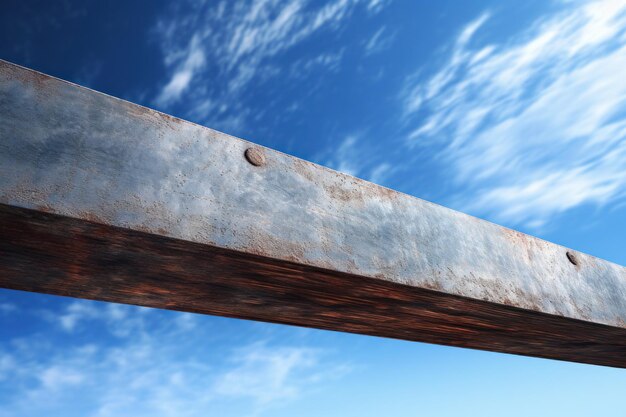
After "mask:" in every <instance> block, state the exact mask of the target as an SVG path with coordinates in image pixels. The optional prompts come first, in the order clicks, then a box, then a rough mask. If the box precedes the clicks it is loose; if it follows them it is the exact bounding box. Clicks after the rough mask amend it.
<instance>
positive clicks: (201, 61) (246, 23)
mask: <svg viewBox="0 0 626 417" xmlns="http://www.w3.org/2000/svg"><path fill="white" fill-rule="evenodd" d="M359 3H363V2H362V1H359V0H332V1H329V2H327V3H326V4H323V5H319V3H316V2H310V1H306V0H290V1H280V0H258V1H222V2H220V3H217V4H216V3H213V2H208V1H205V2H197V3H187V2H184V3H183V6H184V7H183V6H180V7H177V8H174V9H173V10H172V11H171V13H169V14H168V15H167V16H164V17H163V18H162V19H161V20H160V21H159V24H158V25H157V27H156V29H155V33H156V36H157V38H158V42H159V43H160V45H161V49H162V50H163V56H164V64H165V66H166V67H167V71H168V78H167V80H166V81H165V82H164V83H163V84H162V86H161V88H160V90H159V91H158V92H157V94H156V95H155V98H154V104H155V105H157V106H158V107H160V108H162V109H164V110H171V109H173V108H174V106H176V105H181V103H184V106H183V107H184V109H183V110H182V111H183V113H188V114H190V115H192V116H193V117H195V118H199V119H201V120H202V121H209V122H211V123H212V124H213V125H218V126H221V125H222V124H223V123H222V122H223V121H224V120H226V119H228V118H229V117H232V114H233V113H237V114H238V115H239V117H240V119H238V120H237V121H241V117H245V114H246V112H247V111H248V109H246V108H245V106H244V105H243V104H242V97H243V96H244V95H245V93H246V90H247V89H248V88H249V87H250V86H251V85H253V83H254V85H256V86H258V85H259V84H260V83H262V82H263V81H264V80H267V79H268V78H271V77H275V76H277V75H279V74H281V73H282V71H283V67H284V62H281V63H280V64H278V63H277V62H274V61H273V59H274V58H276V57H279V56H281V54H284V53H285V52H287V51H289V50H291V49H293V48H294V47H295V46H297V45H300V44H302V43H303V42H305V41H307V40H309V39H310V38H312V37H313V36H316V35H318V34H321V33H323V32H327V33H328V32H331V31H335V30H337V29H339V28H341V22H343V21H345V20H346V18H347V17H349V16H350V15H351V14H352V12H353V10H354V9H355V7H357V5H358V4H359ZM365 6H366V7H372V8H381V7H383V6H384V4H377V5H370V4H369V3H368V4H366V5H365ZM332 54H333V53H332V51H328V52H326V53H323V54H321V55H319V59H320V60H321V61H320V60H318V61H319V62H317V63H318V64H323V63H324V62H325V61H324V60H325V59H326V58H327V61H328V62H327V63H328V64H329V65H328V66H329V67H330V69H332V68H333V65H335V62H336V60H337V59H340V58H341V56H339V57H337V56H333V55H332ZM297 59H300V60H302V62H309V61H310V60H311V59H315V58H313V57H302V56H300V57H299V58H296V60H297ZM305 70H306V69H305ZM286 75H287V76H288V75H289V74H286ZM231 121H232V120H231Z"/></svg>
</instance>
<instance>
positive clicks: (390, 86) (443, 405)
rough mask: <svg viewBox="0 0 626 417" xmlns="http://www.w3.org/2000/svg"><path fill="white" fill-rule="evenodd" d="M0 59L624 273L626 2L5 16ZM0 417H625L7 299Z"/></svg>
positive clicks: (543, 388) (282, 342) (538, 377)
mask: <svg viewBox="0 0 626 417" xmlns="http://www.w3.org/2000/svg"><path fill="white" fill-rule="evenodd" d="M2 10H3V11H2V13H1V14H0V58H2V59H6V60H8V61H12V62H15V63H18V64H21V65H25V66H27V67H31V68H34V69H37V70H40V71H43V72H46V73H48V74H52V75H55V76H58V77H60V78H63V79H67V80H71V81H74V82H77V83H79V84H82V85H86V86H89V87H91V88H94V89H96V90H99V91H102V92H105V93H107V94H111V95H113V96H117V97H122V98H125V99H128V100H131V101H133V102H137V103H139V104H142V105H146V106H149V107H152V108H156V109H158V110H162V111H164V112H167V113H170V114H173V115H175V116H178V117H181V118H184V119H187V120H191V121H194V122H197V123H200V124H203V125H206V126H209V127H212V128H215V129H218V130H222V131H224V132H226V133H230V134H233V135H235V136H239V137H243V138H245V139H249V140H252V141H255V142H258V143H261V144H263V145H266V146H269V147H272V148H275V149H278V150H280V151H283V152H286V153H290V154H292V155H296V156H298V157H301V158H304V159H307V160H311V161H314V162H317V163H320V164H322V165H326V166H329V167H331V168H334V169H338V170H341V171H344V172H347V173H349V174H352V175H355V176H358V177H361V178H364V179H367V180H371V181H373V182H376V183H379V184H382V185H385V186H388V187H391V188H394V189H397V190H400V191H403V192H406V193H408V194H411V195H415V196H418V197H421V198H425V199H428V200H430V201H434V202H436V203H440V204H443V205H446V206H448V207H451V208H454V209H457V210H461V211H464V212H467V213H470V214H473V215H475V216H478V217H481V218H484V219H487V220H490V221H494V222H496V223H499V224H503V225H505V226H509V227H513V228H516V229H518V230H522V231H524V232H527V233H530V234H533V235H535V236H539V237H542V238H544V239H548V240H550V241H553V242H556V243H559V244H562V245H565V246H569V247H572V248H575V249H577V250H581V251H584V252H588V253H591V254H593V255H596V256H599V257H602V258H605V259H608V260H610V261H613V262H616V263H619V264H622V265H625V264H626V251H625V250H624V248H625V247H626V238H625V236H626V204H625V203H626V198H625V197H626V3H624V2H623V1H616V2H611V1H593V2H582V1H525V2H514V1H474V2H460V1H439V2H426V1H409V0H406V1H401V0H391V1H386V0H367V1H356V0H354V1H351V0H332V1H327V2H323V1H313V0H311V1H305V0H289V1H287V0H284V1H277V0H266V1H257V2H249V1H239V0H237V1H234V0H233V1H222V2H220V1H180V2H171V3H169V2H165V1H158V0H155V1H151V2H144V3H142V2H137V1H126V2H119V3H117V4H116V5H115V6H112V5H109V4H105V2H97V1H69V0H67V1H64V2H44V1H23V0H22V1H17V0H15V1H14V0H8V1H5V2H3V6H2ZM0 323H1V325H0V417H5V416H6V417H9V416H10V417H15V416H18V417H21V416H42V415H45V416H64V417H65V416H67V417H72V416H94V417H96V416H97V417H104V416H137V417H141V416H189V417H196V416H319V415H330V416H380V415H393V416H421V415H427V416H431V415H432V416H458V415H473V416H502V415H508V416H522V415H523V416H527V415H534V416H541V415H549V416H568V417H570V416H592V415H593V416H595V415H604V416H624V415H626V373H625V372H624V371H623V370H616V369H610V368H603V367H596V366H587V365H579V364H571V363H564V362H557V361H549V360H541V359H534V358H523V357H518V356H513V355H502V354H495V353H489V352H479V351H472V350H463V349H455V348H449V347H441V346H434V345H427V344H419V343H408V342H402V341H394V340H386V339H380V338H373V337H365V336H356V335H348V334H340V333H334V332H324V331H317V330H310V329H300V328H295V327H288V326H279V325H269V324H264V323H255V322H247V321H241V320H233V319H225V318H217V317H209V316H197V315H189V314H181V313H174V312H167V311H158V310H150V309H141V308H137V307H130V306H121V305H114V304H104V303H96V302H88V301H79V300H73V299H68V298H61V297H50V296H44V295H37V294H27V293H20V292H14V291H8V290H2V291H0Z"/></svg>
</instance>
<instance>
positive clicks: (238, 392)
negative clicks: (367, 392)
mask: <svg viewBox="0 0 626 417" xmlns="http://www.w3.org/2000/svg"><path fill="white" fill-rule="evenodd" d="M318 357H319V352H318V351H316V350H314V349H310V348H306V347H304V348H303V347H284V346H283V347H279V348H276V347H267V346H265V345H264V343H256V344H254V345H252V346H249V347H246V348H244V349H241V350H240V351H238V352H237V353H236V355H235V356H234V358H233V361H234V363H235V366H234V368H233V369H231V370H229V371H228V372H226V373H224V374H223V375H221V376H220V377H219V378H218V380H217V382H216V384H215V391H216V393H217V394H218V395H224V396H232V397H248V398H252V399H253V400H254V401H255V402H256V403H257V404H258V405H260V406H265V405H268V404H270V403H272V402H275V401H279V400H284V399H291V398H294V397H296V396H297V395H299V394H300V390H301V389H302V385H304V384H306V383H307V379H308V377H309V374H310V373H311V368H313V367H315V366H316V365H317V362H318Z"/></svg>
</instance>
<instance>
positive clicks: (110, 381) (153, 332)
mask: <svg viewBox="0 0 626 417" xmlns="http://www.w3.org/2000/svg"><path fill="white" fill-rule="evenodd" d="M84 303H85V304H83V302H74V301H68V302H67V303H63V304H65V306H63V308H62V310H61V311H59V312H55V311H56V310H55V311H48V314H47V316H48V317H46V316H44V318H45V319H46V320H50V319H51V318H50V317H56V319H53V321H54V322H56V323H64V322H65V323H67V322H70V321H69V319H67V317H68V316H72V317H74V319H72V320H73V321H71V322H72V323H73V324H71V325H70V328H71V329H72V330H76V329H79V328H80V329H81V330H83V329H84V330H85V331H86V333H81V334H80V335H78V334H76V335H67V334H63V335H62V339H61V340H59V339H57V338H56V336H58V334H55V333H54V332H55V331H58V330H60V331H62V332H64V331H65V329H66V327H59V328H58V330H55V328H54V327H50V328H48V329H47V331H45V332H40V331H38V332H37V333H32V334H30V335H29V336H28V339H20V340H8V339H7V340H6V343H7V344H8V345H10V346H13V347H14V349H13V350H12V351H11V354H8V353H4V352H3V351H2V350H0V390H3V389H4V387H5V386H4V385H2V384H11V386H16V387H20V389H19V390H15V391H13V390H11V391H10V390H7V391H6V394H4V393H3V394H4V395H3V401H2V403H1V404H0V416H1V417H9V416H11V417H15V416H20V417H27V416H39V415H65V416H68V417H72V416H78V415H80V416H87V417H89V416H91V417H113V416H120V415H128V416H130V415H132V416H134V417H148V416H154V415H158V416H163V417H170V416H171V417H174V416H175V417H201V416H206V415H212V414H210V413H214V412H215V410H217V409H221V410H237V411H236V412H235V413H234V415H241V414H242V413H243V414H248V415H251V414H255V415H256V414H260V413H262V412H263V411H265V410H267V409H269V408H274V407H278V406H281V405H283V404H286V403H287V402H289V401H292V400H294V399H297V398H300V397H301V396H304V395H307V393H308V392H310V390H311V389H313V388H316V387H322V386H323V383H324V382H326V381H328V380H330V379H334V378H337V377H340V376H342V375H343V374H345V372H346V371H347V368H346V366H344V365H341V364H336V363H333V361H332V360H331V359H329V353H328V352H323V351H321V350H320V349H316V348H314V347H309V346H303V345H302V340H300V343H299V344H298V345H295V346H293V345H289V344H288V342H277V341H273V340H271V339H269V340H268V339H265V341H264V342H255V341H254V340H255V333H254V332H247V335H246V336H245V337H241V336H240V335H238V336H237V339H236V340H237V341H238V345H233V343H232V342H233V340H232V339H227V338H224V334H223V332H221V331H220V332H219V334H217V335H216V334H215V328H213V326H212V325H211V323H214V321H213V320H209V319H207V318H206V317H205V318H204V319H205V320H204V322H203V324H202V326H195V323H196V320H197V319H198V317H199V316H195V315H191V314H185V313H173V312H163V311H158V310H150V309H145V308H137V307H132V306H124V305H116V304H103V303H96V302H89V301H86V302H84ZM200 318H202V317H200ZM129 322H130V323H131V324H130V325H127V324H126V323H129ZM231 324H232V323H231ZM61 326H64V325H61ZM124 326H127V327H126V328H124ZM89 331H91V332H92V333H89ZM93 332H95V333H93ZM260 333H261V334H263V337H264V338H267V333H265V332H263V331H261V332H260ZM90 334H97V340H98V345H92V344H84V340H85V337H86V336H89V335H90ZM89 337H91V336H89ZM216 337H217V338H218V339H219V342H217V343H216V341H215V338H216ZM50 338H51V339H52V340H55V342H54V343H50V341H49V339H50ZM225 341H227V342H230V343H226V344H224V342H225ZM237 346H238V347H237ZM18 364H19V365H18ZM68 404H70V405H71V406H68ZM207 413H209V414H207ZM228 415H231V414H228Z"/></svg>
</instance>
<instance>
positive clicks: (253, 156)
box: [244, 147, 265, 167]
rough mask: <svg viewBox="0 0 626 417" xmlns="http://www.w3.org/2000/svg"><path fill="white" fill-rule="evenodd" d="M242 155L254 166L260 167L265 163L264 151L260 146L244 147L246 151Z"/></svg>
mask: <svg viewBox="0 0 626 417" xmlns="http://www.w3.org/2000/svg"><path fill="white" fill-rule="evenodd" d="M244 155H245V157H246V159H247V160H248V162H250V163H251V164H252V165H254V166H255V167H260V166H262V165H265V152H263V150H262V149H261V148H258V147H252V148H248V149H246V152H245V153H244Z"/></svg>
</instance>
